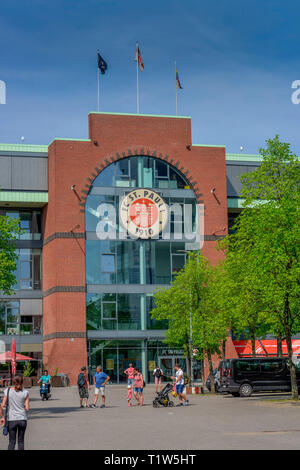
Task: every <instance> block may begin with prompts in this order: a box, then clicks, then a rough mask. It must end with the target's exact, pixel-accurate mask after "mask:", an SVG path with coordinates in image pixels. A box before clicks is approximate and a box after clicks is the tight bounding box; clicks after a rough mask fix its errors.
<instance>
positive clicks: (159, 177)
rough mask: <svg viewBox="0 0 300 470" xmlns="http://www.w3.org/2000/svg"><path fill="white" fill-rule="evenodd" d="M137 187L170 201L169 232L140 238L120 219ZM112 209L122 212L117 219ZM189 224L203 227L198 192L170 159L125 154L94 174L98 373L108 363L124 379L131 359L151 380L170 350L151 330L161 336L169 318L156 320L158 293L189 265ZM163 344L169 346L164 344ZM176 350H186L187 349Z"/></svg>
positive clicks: (92, 324)
mask: <svg viewBox="0 0 300 470" xmlns="http://www.w3.org/2000/svg"><path fill="white" fill-rule="evenodd" d="M135 188H151V189H152V190H153V191H155V192H157V193H158V194H159V196H160V197H161V198H162V199H163V200H164V202H165V203H166V204H167V205H168V207H169V218H168V231H167V232H168V237H165V236H164V234H163V233H160V234H159V235H158V236H157V237H156V238H155V239H143V240H142V239H133V238H130V236H129V235H128V234H127V233H126V232H125V230H124V228H123V227H122V226H121V225H120V224H119V215H118V212H119V204H120V201H121V200H122V198H124V196H126V194H128V193H129V192H130V191H133V190H134V189H135ZM172 205H176V206H175V210H170V207H171V206H172ZM186 207H189V209H188V210H189V211H190V212H189V213H188V211H187V209H186ZM112 213H113V214H114V217H115V218H111V217H110V216H111V214H112ZM99 223H101V224H102V226H103V227H104V231H107V233H108V234H109V236H108V237H107V239H99V238H98V236H97V227H98V224H99ZM187 223H189V232H192V233H196V231H197V226H198V220H197V210H196V198H195V196H194V193H193V191H192V189H191V188H190V186H189V183H188V181H186V180H185V179H184V178H183V177H182V175H180V174H179V172H178V171H177V170H176V169H175V168H173V167H172V166H170V165H169V164H168V163H166V162H164V161H161V160H156V159H155V158H152V157H145V156H135V157H130V158H126V159H123V160H120V161H118V162H114V163H112V164H111V165H109V166H108V167H107V168H106V169H104V170H103V171H102V172H101V173H100V174H99V175H98V176H97V177H96V179H95V180H94V182H93V184H92V186H91V189H90V192H89V194H88V196H87V200H86V207H85V230H86V283H87V333H88V339H89V341H88V357H89V366H90V370H91V372H93V371H94V370H95V368H96V366H97V364H102V365H103V368H104V370H105V372H107V373H108V375H109V376H110V377H111V380H112V381H113V382H122V381H124V380H125V376H124V374H123V371H124V369H126V368H127V367H128V365H129V363H130V362H132V363H133V364H134V365H135V366H136V367H139V368H141V369H142V370H143V373H144V376H145V379H146V380H147V381H148V382H149V381H152V379H153V377H152V372H151V370H153V369H154V362H155V361H158V360H159V357H160V355H163V352H162V350H161V352H160V350H159V348H158V343H157V342H155V347H154V346H153V344H152V343H151V342H149V341H148V339H147V338H149V336H151V331H152V332H155V335H156V337H158V338H159V341H162V340H163V339H164V336H165V335H164V330H165V329H166V328H167V327H168V325H167V323H166V322H163V321H156V320H153V319H151V316H150V312H151V310H152V309H153V308H154V300H153V292H155V290H157V289H158V288H159V287H166V286H168V285H170V283H171V282H172V280H173V279H174V276H175V275H176V273H177V272H178V271H179V270H180V269H182V268H183V267H184V264H185V260H186V254H185V250H187V249H189V246H190V245H189V243H190V242H189V241H187V240H186V239H185V237H184V229H185V228H186V224H187ZM112 229H113V230H112ZM175 232H176V233H181V234H182V236H181V238H180V237H179V239H178V236H175ZM135 332H136V333H135ZM99 335H100V337H101V339H99ZM112 338H113V340H112ZM161 348H162V349H164V350H166V346H162V343H161ZM177 354H179V356H180V357H182V356H183V352H182V351H179V352H177Z"/></svg>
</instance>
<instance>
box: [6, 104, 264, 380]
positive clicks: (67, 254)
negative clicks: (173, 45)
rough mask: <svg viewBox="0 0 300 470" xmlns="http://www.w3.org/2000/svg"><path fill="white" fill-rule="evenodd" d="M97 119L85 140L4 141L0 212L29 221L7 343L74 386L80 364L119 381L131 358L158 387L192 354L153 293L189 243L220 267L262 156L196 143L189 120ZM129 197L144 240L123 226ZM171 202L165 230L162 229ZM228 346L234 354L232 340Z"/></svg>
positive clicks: (9, 301)
mask: <svg viewBox="0 0 300 470" xmlns="http://www.w3.org/2000/svg"><path fill="white" fill-rule="evenodd" d="M88 119H89V138H88V139H72V138H70V139H61V138H59V139H58V138H56V139H54V140H53V141H52V142H51V143H50V145H49V146H40V145H14V144H0V215H9V216H11V217H18V218H20V220H21V227H22V228H23V234H22V235H21V236H20V239H19V240H18V241H17V250H18V254H19V258H18V266H17V271H16V277H17V284H16V286H15V293H14V295H12V296H5V295H3V293H1V292H0V339H1V340H2V341H4V343H5V344H6V349H9V348H10V346H11V341H12V339H13V338H15V340H16V345H17V351H19V352H21V353H24V354H26V355H30V356H34V357H35V358H36V359H38V360H39V361H41V362H43V364H44V366H46V367H47V368H48V369H49V371H50V373H53V372H54V371H55V370H58V372H60V373H67V374H68V375H69V377H70V379H71V382H73V383H74V382H75V381H76V377H77V373H78V370H79V369H80V367H81V366H82V365H83V364H88V365H89V367H90V369H91V370H94V368H95V367H96V365H97V364H98V363H101V364H103V367H104V370H105V371H106V372H107V373H108V374H109V375H110V377H111V378H112V381H113V382H115V383H119V382H121V381H123V380H124V375H123V370H124V369H125V368H126V367H127V366H128V364H129V362H133V363H135V364H136V366H139V367H140V368H141V369H142V370H143V373H144V376H145V378H146V379H147V381H148V382H150V381H152V380H153V377H152V370H153V366H154V363H157V362H159V363H160V364H161V365H162V367H164V369H165V371H166V373H167V374H169V373H170V370H171V369H172V367H173V365H174V362H175V361H179V362H182V363H183V364H184V361H185V360H184V357H183V351H181V350H176V349H174V348H170V347H168V345H166V344H165V343H164V342H163V340H164V337H165V324H164V323H163V322H158V321H155V320H153V319H151V316H150V314H149V312H150V311H151V309H152V308H153V305H154V303H153V292H155V291H156V290H157V289H159V288H161V287H168V286H169V285H170V283H171V282H172V279H173V278H174V275H175V274H176V272H177V271H178V270H179V269H181V268H182V267H183V266H184V263H185V260H186V256H187V252H188V251H190V250H193V249H198V248H199V247H200V248H201V252H202V253H203V254H204V255H205V256H207V257H208V259H209V260H210V262H211V263H215V262H217V260H218V257H219V256H221V255H220V253H219V252H217V251H216V250H215V245H216V243H217V241H218V240H219V239H220V238H222V237H224V235H226V234H227V233H228V230H230V227H231V226H232V223H233V221H234V218H235V217H236V215H237V214H238V213H239V212H240V211H241V210H242V205H243V201H242V200H241V198H240V196H239V192H240V189H241V183H240V180H239V175H240V174H241V173H244V172H247V171H252V170H253V169H255V168H256V167H257V166H258V165H259V164H260V157H259V156H256V155H244V154H227V153H226V150H225V146H219V145H195V144H193V143H192V141H191V119H190V118H188V117H177V116H176V117H174V116H153V115H134V114H131V115H130V114H113V113H90V114H89V116H88ZM126 198H127V199H126ZM145 201H146V202H145ZM122 203H123V204H124V206H123V208H124V207H128V208H130V209H128V213H126V211H125V210H124V213H125V220H126V217H127V216H128V217H129V219H130V222H132V221H133V222H132V223H133V224H134V223H135V224H136V220H137V219H136V218H135V219H134V217H131V215H132V211H135V215H136V214H138V220H139V224H138V225H139V229H141V232H140V234H139V235H138V236H136V237H134V236H133V235H134V233H133V231H132V230H131V232H132V233H131V235H132V236H131V235H130V233H129V232H130V230H128V231H126V228H127V229H129V227H128V226H127V227H125V229H124V221H123V224H122V223H121V222H122V221H121V218H122V213H121V212H120V208H121V205H122ZM163 204H166V207H167V210H168V211H169V214H168V223H167V227H168V230H167V231H165V232H167V234H168V235H167V236H165V235H164V232H163V231H162V227H160V226H159V224H160V223H163V222H162V221H163V219H162V217H163V216H162V213H161V212H160V211H161V207H163ZM145 207H146V208H148V209H149V210H150V213H151V221H150V223H149V213H147V214H148V215H147V217H148V219H147V220H146V222H147V223H146V224H143V219H142V216H143V213H142V210H143V208H144V209H145ZM171 207H175V208H179V212H180V210H181V209H182V213H181V215H182V214H183V215H182V217H183V219H184V217H186V219H187V220H188V216H187V215H186V214H185V208H186V207H189V208H190V214H191V217H190V219H189V220H190V225H191V227H190V228H191V230H190V232H192V234H193V235H194V237H195V238H194V239H191V238H190V237H188V236H187V234H186V233H185V230H182V228H183V227H185V221H184V220H183V219H182V220H181V219H180V220H179V218H178V217H179V216H178V217H177V215H176V210H174V211H172V210H171V209H170V208H171ZM148 209H147V210H148ZM130 211H131V212H130ZM136 211H137V212H136ZM139 211H141V212H139ZM146 212H147V211H146ZM111 214H112V215H111ZM128 214H129V215H128ZM155 221H156V223H157V224H158V228H157V230H156V234H155V235H156V236H153V230H152V229H153V228H154V223H155ZM165 222H166V220H165ZM165 222H164V223H165ZM147 224H148V225H147ZM133 227H134V228H136V225H133ZM149 227H150V229H149ZM151 227H152V229H151ZM178 228H180V230H179V232H180V236H177V235H176V234H175V232H176V229H178ZM115 229H116V230H115ZM145 229H146V232H147V231H149V230H150V232H151V230H152V236H150V235H149V233H148V232H147V233H146V232H145ZM99 230H100V232H101V230H102V232H107V236H106V237H105V236H103V233H102V232H101V233H102V235H101V234H100V235H99ZM142 232H143V233H144V234H142ZM199 235H201V237H199ZM199 243H200V245H199V247H198V245H197V244H199ZM227 347H228V353H229V355H231V356H232V357H234V356H236V350H235V348H234V346H233V343H232V341H231V340H229V341H228V345H227ZM195 374H196V375H197V370H196V371H195Z"/></svg>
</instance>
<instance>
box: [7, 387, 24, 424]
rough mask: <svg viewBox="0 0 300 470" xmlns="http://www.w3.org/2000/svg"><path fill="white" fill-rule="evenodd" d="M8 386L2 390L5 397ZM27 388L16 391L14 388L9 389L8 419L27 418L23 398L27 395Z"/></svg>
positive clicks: (20, 419) (18, 419)
mask: <svg viewBox="0 0 300 470" xmlns="http://www.w3.org/2000/svg"><path fill="white" fill-rule="evenodd" d="M7 391H8V388H7V389H5V390H4V395H5V396H6V397H7ZM28 395H29V393H28V390H25V389H24V388H23V390H20V391H19V392H16V391H15V389H14V388H10V389H9V396H8V421H23V420H25V421H26V420H27V413H26V411H25V400H26V398H27V397H28Z"/></svg>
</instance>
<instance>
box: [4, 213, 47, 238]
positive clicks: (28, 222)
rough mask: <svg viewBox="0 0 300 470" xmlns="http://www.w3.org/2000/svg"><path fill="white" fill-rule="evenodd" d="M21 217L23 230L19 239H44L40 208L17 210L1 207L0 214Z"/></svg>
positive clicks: (15, 217) (14, 217)
mask: <svg viewBox="0 0 300 470" xmlns="http://www.w3.org/2000/svg"><path fill="white" fill-rule="evenodd" d="M1 215H2V216H6V217H11V218H13V219H20V227H21V229H22V231H23V233H22V234H21V235H19V240H41V239H42V213H41V211H40V210H34V211H29V210H22V209H20V210H17V209H4V208H0V216H1Z"/></svg>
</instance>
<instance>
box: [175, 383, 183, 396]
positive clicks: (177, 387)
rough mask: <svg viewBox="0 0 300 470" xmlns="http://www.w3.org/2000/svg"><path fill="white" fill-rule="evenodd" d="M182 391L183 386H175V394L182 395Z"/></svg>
mask: <svg viewBox="0 0 300 470" xmlns="http://www.w3.org/2000/svg"><path fill="white" fill-rule="evenodd" d="M183 390H184V384H182V385H176V393H178V394H179V393H183Z"/></svg>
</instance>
